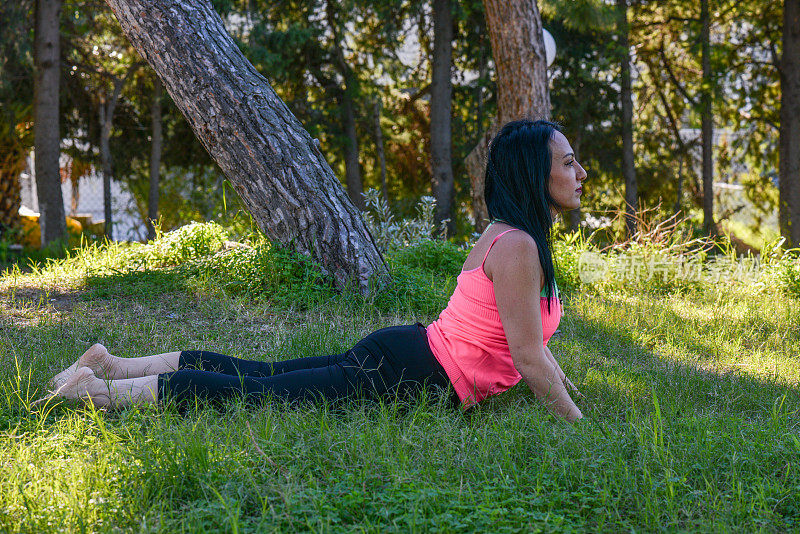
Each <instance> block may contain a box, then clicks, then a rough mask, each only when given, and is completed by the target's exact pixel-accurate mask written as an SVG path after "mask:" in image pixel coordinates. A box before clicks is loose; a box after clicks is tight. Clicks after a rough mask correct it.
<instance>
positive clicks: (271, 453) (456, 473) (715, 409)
mask: <svg viewBox="0 0 800 534" xmlns="http://www.w3.org/2000/svg"><path fill="white" fill-rule="evenodd" d="M181 235H182V236H183V237H181V238H180V239H177V240H174V241H171V243H172V244H171V245H170V247H167V246H165V245H164V244H161V245H158V244H151V245H150V248H149V249H148V250H149V251H150V252H148V253H147V254H150V256H147V255H146V254H144V253H140V252H136V253H134V252H132V251H123V250H124V249H122V248H119V249H111V248H109V249H108V250H106V251H105V252H102V253H101V252H98V251H92V252H90V251H84V252H82V253H80V254H78V256H76V258H77V257H80V258H81V259H80V260H76V259H75V258H72V259H67V260H63V261H62V263H60V264H59V265H58V266H56V265H55V264H50V265H49V266H47V267H43V268H41V269H39V270H35V271H34V272H32V273H30V274H22V273H20V272H12V273H7V274H6V275H4V276H3V277H0V359H2V366H0V467H2V469H0V530H3V531H19V530H22V531H29V532H34V531H35V532H49V531H56V530H67V531H106V530H115V529H119V530H136V531H156V532H173V531H210V532H215V531H239V532H249V531H298V530H302V531H307V530H313V531H331V530H337V531H338V530H352V529H354V528H361V529H363V530H364V531H369V532H385V531H403V532H405V531H430V530H434V529H439V530H442V531H489V530H491V531H497V532H515V531H519V530H525V531H530V530H536V529H537V528H538V529H541V530H544V531H562V530H584V531H597V532H619V531H630V530H637V531H655V530H663V529H666V530H678V531H729V530H738V531H788V530H793V529H797V528H798V527H800V473H799V472H798V470H797V458H798V457H799V456H800V440H798V438H797V435H798V423H797V421H798V413H800V390H799V389H798V380H800V363H798V360H799V358H798V353H799V352H800V339H798V335H797V332H798V327H800V304H799V303H798V300H797V295H795V294H794V293H792V292H791V291H790V289H789V287H790V286H786V285H784V286H781V285H765V286H764V287H761V288H756V289H752V288H747V287H746V286H744V287H743V286H739V285H736V284H726V283H721V284H715V283H710V282H709V281H700V282H699V285H698V286H697V287H694V288H688V289H687V288H685V287H678V286H676V287H675V288H672V289H670V288H669V287H667V288H666V289H665V287H664V286H658V287H649V286H645V287H642V286H641V285H631V284H627V283H618V282H613V283H612V282H608V283H606V284H604V285H597V284H596V285H582V284H580V281H579V280H578V279H577V278H575V277H571V278H570V277H569V276H571V275H568V277H567V278H566V280H567V281H570V283H571V284H573V285H571V286H567V285H566V284H565V287H564V289H565V298H566V301H565V315H564V317H563V319H562V322H561V325H560V329H561V334H560V335H557V336H555V337H553V338H552V340H551V341H550V343H549V346H550V348H551V349H552V351H553V354H554V356H555V357H556V358H557V359H558V360H559V362H560V363H561V365H562V367H563V368H564V371H565V372H566V373H567V375H569V376H570V377H571V378H572V380H573V382H575V383H576V385H577V386H578V388H579V389H580V390H581V392H582V393H583V394H584V395H585V397H583V398H580V399H578V400H577V403H578V405H579V406H580V408H581V410H582V411H583V412H584V413H585V414H586V415H587V417H588V420H586V421H583V422H581V423H579V424H578V425H577V426H574V427H573V426H570V425H567V424H564V423H563V422H558V421H555V420H554V419H553V418H552V417H551V416H549V415H548V414H547V412H546V411H545V410H544V408H543V407H542V406H541V405H540V404H539V403H538V402H537V401H536V400H535V398H533V396H532V394H531V393H530V391H529V390H527V387H526V386H525V385H524V384H520V385H517V386H516V387H514V388H513V389H512V390H511V391H509V392H508V393H506V394H504V395H501V396H498V397H494V398H491V399H488V400H487V401H486V402H485V403H483V404H482V405H481V406H479V407H477V408H476V409H475V410H473V411H471V412H469V413H466V414H462V413H460V412H458V411H455V410H452V409H450V408H448V407H447V405H446V402H445V401H446V399H444V398H443V397H442V396H439V395H436V394H433V393H431V392H424V393H423V394H421V396H420V398H419V399H416V402H408V403H403V402H386V403H369V402H361V401H357V402H353V403H350V404H348V405H347V406H345V407H334V406H326V405H324V404H316V405H311V404H309V405H305V406H301V407H289V406H284V405H282V404H280V403H269V404H265V405H263V406H261V407H259V408H257V409H253V408H252V407H247V406H246V405H244V404H243V403H242V402H239V401H235V402H231V403H230V406H228V407H227V408H226V409H225V410H223V411H220V410H218V409H214V408H212V407H210V406H208V405H205V404H203V403H199V402H198V404H197V405H196V407H194V408H191V409H189V410H188V411H187V412H185V413H179V412H178V411H176V410H175V409H174V407H172V406H162V407H151V408H148V409H143V408H131V409H126V410H121V411H118V412H104V411H95V410H93V409H92V408H91V407H75V406H65V405H61V406H55V407H51V408H48V409H46V410H43V411H36V410H33V411H32V410H30V409H29V405H30V402H31V401H32V400H33V399H35V398H38V397H39V396H40V395H42V394H43V393H44V390H45V385H44V384H45V383H46V381H47V379H49V378H50V377H51V376H52V375H53V374H54V373H55V372H57V371H59V370H61V369H62V368H64V367H65V366H67V365H69V364H70V363H72V361H74V359H75V358H76V357H77V356H78V355H80V354H81V353H82V352H83V351H84V350H85V349H86V348H87V347H88V346H90V345H91V344H92V343H94V342H102V343H104V344H105V345H106V346H108V347H109V348H110V349H111V351H112V353H114V354H117V355H120V356H127V357H133V356H143V355H147V354H156V353H159V352H167V351H171V350H185V349H199V348H204V349H208V350H215V351H218V352H223V353H227V354H231V355H234V356H239V357H244V358H256V359H263V360H268V361H269V360H281V359H287V358H295V357H303V356H314V355H319V354H323V353H327V354H333V353H337V352H342V351H344V350H347V349H348V348H349V347H351V346H352V344H353V343H354V342H356V341H357V340H358V339H360V338H361V337H363V336H364V335H366V334H367V333H369V332H371V331H373V330H375V329H377V328H380V327H382V326H388V325H392V324H411V323H414V322H416V321H422V322H427V321H430V320H432V319H434V318H435V317H436V315H437V313H438V310H439V309H441V307H443V306H444V305H445V304H446V302H447V298H448V296H449V292H450V291H452V277H454V276H455V274H457V269H458V268H459V259H458V258H459V257H462V256H459V254H461V252H459V251H457V250H456V249H453V248H448V247H446V246H439V245H436V244H433V245H431V244H426V245H424V247H426V248H423V249H420V251H419V253H415V251H414V249H409V250H405V251H399V252H397V253H396V254H395V255H394V256H393V257H392V265H393V269H395V271H396V272H397V273H399V275H398V279H399V280H400V281H399V282H398V284H397V285H396V286H394V287H393V288H391V289H389V290H388V291H387V292H386V293H384V294H382V295H380V296H378V297H375V298H374V299H372V300H365V299H363V298H360V297H358V296H357V295H352V294H349V293H344V294H335V293H331V292H329V290H328V288H326V287H325V286H323V285H318V279H317V278H315V276H314V275H311V274H309V272H310V271H308V269H309V268H311V267H312V266H311V265H310V264H308V265H305V264H304V266H302V268H297V265H295V264H294V263H293V262H294V259H293V256H291V255H289V254H285V255H282V254H283V253H281V254H274V255H273V254H272V253H271V252H270V251H269V249H267V248H263V249H256V246H255V245H253V244H252V242H251V244H250V246H251V247H253V248H251V249H248V250H251V252H248V253H247V254H246V255H245V254H242V255H239V256H230V257H229V259H231V258H234V257H236V258H239V259H238V260H237V261H239V262H244V261H245V260H246V258H250V259H251V260H252V261H253V262H255V263H253V264H251V265H249V266H248V267H247V269H249V270H247V271H246V272H248V273H250V274H249V275H248V276H259V273H261V272H262V271H263V270H266V269H272V268H273V267H274V266H276V265H277V266H278V267H280V268H281V269H283V270H282V271H281V272H283V273H284V274H283V275H284V276H289V277H293V278H292V280H293V282H292V283H293V284H295V285H294V287H295V288H297V292H296V298H295V300H292V298H290V296H289V295H288V294H283V295H277V297H275V295H271V294H270V291H271V289H270V288H271V287H272V286H270V285H269V284H267V285H258V284H255V283H254V284H253V285H251V286H247V287H248V288H249V289H246V290H241V291H240V290H236V291H234V290H232V289H231V288H230V287H228V288H226V287H225V286H224V284H221V283H220V282H219V280H218V279H215V278H214V277H213V276H212V274H211V273H210V271H208V270H204V269H203V267H202V265H204V264H209V265H210V264H211V263H209V262H210V260H208V258H211V257H214V255H215V254H226V255H227V254H233V252H232V251H236V250H239V249H237V248H235V247H232V246H231V245H230V244H229V245H224V240H222V239H218V237H219V236H220V235H221V234H220V233H214V231H206V230H202V231H201V230H200V229H198V228H195V229H194V230H192V231H191V232H189V231H184V233H183V234H181ZM198 236H199V237H198ZM215 236H216V237H215ZM195 239H199V240H201V241H202V242H203V243H205V244H206V245H208V246H206V245H203V244H202V243H198V242H196V241H195V242H194V245H193V247H189V246H188V245H187V246H184V245H185V243H184V244H181V243H182V240H186V241H187V242H192V240H195ZM215 240H216V241H215ZM214 243H217V244H216V245H215V244H214ZM569 246H574V247H578V248H575V249H574V250H568V248H564V247H562V248H561V249H559V250H560V254H562V255H563V258H564V261H563V262H562V267H563V268H568V267H569V265H570V264H569V261H573V262H574V261H577V260H576V258H577V257H578V255H579V252H580V247H581V246H586V245H585V244H583V245H581V244H580V243H579V242H578V241H574V242H573V244H572V245H569ZM159 247H160V248H159ZM226 247H228V248H226ZM158 250H160V251H161V252H153V251H158ZM178 250H183V251H184V252H181V253H180V254H179V255H177V256H175V257H180V258H182V259H181V260H180V262H182V263H183V264H184V265H193V266H194V267H192V268H191V269H189V268H186V269H176V270H170V269H171V267H170V265H171V262H173V261H175V260H174V258H173V259H169V258H168V256H169V254H172V253H173V252H175V251H178ZM253 250H255V251H256V252H257V253H255V252H252V251H253ZM165 251H167V252H168V251H173V252H169V254H168V253H167V252H165ZM197 251H200V252H197ZM115 254H117V256H114V255H115ZM136 254H139V255H140V256H139V257H140V258H141V257H145V256H147V257H148V258H149V259H148V260H147V261H148V262H152V264H150V265H148V266H146V267H144V266H138V267H137V266H135V264H131V266H130V268H126V267H124V265H123V263H122V259H121V258H123V257H128V258H130V257H132V256H131V255H136ZM153 254H155V256H154V255H153ZM158 254H162V256H158ZM176 254H178V253H176ZM226 261H227V260H226ZM248 261H249V260H248ZM258 262H263V263H258ZM234 263H235V262H234ZM155 265H158V267H155ZM214 265H217V266H220V265H225V262H221V263H214ZM232 265H233V264H232ZM235 265H239V266H240V267H241V266H242V265H243V264H240V263H235ZM235 265H234V266H233V267H231V268H239V267H236V266H235ZM258 265H260V267H259V266H258ZM112 266H113V268H111V267H112ZM281 266H283V267H281ZM101 268H102V270H101ZM140 268H141V270H139V269H140ZM242 269H244V267H242ZM90 271H92V272H94V274H89V275H87V273H89V272H90ZM453 271H456V272H453ZM221 272H222V274H224V273H225V272H227V271H225V268H222V271H221ZM243 272H244V271H243ZM773 274H774V273H773ZM775 276H778V274H775ZM215 280H216V281H215ZM268 280H276V279H275V278H270V279H268ZM262 282H263V280H262V281H259V284H262ZM269 283H272V282H269ZM417 286H419V287H417ZM568 287H569V289H568ZM46 288H50V293H49V294H50V295H54V297H50V298H45V297H44V292H43V290H44V289H46ZM53 288H58V290H57V291H56V290H55V289H53ZM420 288H421V289H420ZM67 289H69V291H67ZM265 293H266V294H265ZM273 297H275V298H273ZM51 298H55V300H54V301H51Z"/></svg>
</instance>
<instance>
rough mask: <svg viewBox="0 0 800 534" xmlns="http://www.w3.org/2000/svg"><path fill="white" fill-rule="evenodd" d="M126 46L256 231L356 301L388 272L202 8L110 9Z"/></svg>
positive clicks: (313, 152) (172, 3)
mask: <svg viewBox="0 0 800 534" xmlns="http://www.w3.org/2000/svg"><path fill="white" fill-rule="evenodd" d="M108 3H109V5H110V6H111V9H112V10H113V11H114V13H115V14H116V16H117V18H118V19H119V21H120V24H121V25H122V29H123V31H124V32H125V33H126V35H127V36H128V38H129V39H130V40H131V43H132V44H133V46H135V47H136V49H137V50H138V51H139V52H140V54H141V55H142V56H143V57H144V58H145V59H146V60H147V61H148V63H150V65H151V66H152V67H153V69H154V70H155V71H156V73H157V74H158V76H159V77H160V78H161V80H162V82H163V83H164V87H166V89H167V92H168V93H169V95H170V96H171V97H172V100H173V101H174V102H175V104H176V105H177V106H178V109H180V110H181V113H183V115H184V116H185V117H186V120H187V121H188V122H189V124H190V125H191V126H192V129H193V130H194V132H195V134H196V135H197V137H198V138H199V140H200V141H201V142H202V143H203V145H204V146H205V147H206V150H208V152H209V154H211V156H212V157H213V158H214V159H215V160H216V162H217V163H218V164H219V166H220V167H221V168H222V170H223V172H224V173H225V175H226V176H227V177H228V179H229V180H230V181H231V183H232V184H233V187H234V188H235V189H236V191H237V192H238V193H239V196H240V197H241V199H242V201H243V202H244V203H245V204H246V205H247V207H248V208H249V210H250V213H251V214H252V215H253V218H254V219H255V221H256V223H257V224H258V226H259V228H260V229H261V230H262V231H263V232H264V233H265V234H266V235H267V237H269V238H270V239H271V240H273V241H276V242H281V243H285V244H287V245H289V246H291V247H293V248H294V249H295V250H297V251H298V252H300V253H303V254H306V255H309V256H312V257H313V258H314V259H316V260H317V261H319V262H320V263H321V264H322V267H323V268H324V269H325V270H326V272H327V273H329V274H330V275H331V276H332V277H333V279H334V281H335V284H336V286H337V287H339V288H344V287H346V286H347V285H348V284H350V283H353V282H354V283H355V284H357V286H358V288H360V289H361V291H362V292H366V291H367V290H368V288H369V281H370V279H371V278H372V277H373V276H375V277H376V278H377V279H378V280H376V281H378V282H379V281H381V280H385V279H386V278H387V277H388V271H387V268H386V265H385V263H384V262H383V259H382V258H381V256H380V253H379V252H378V250H377V248H376V247H375V243H374V241H373V240H372V236H371V235H370V234H369V231H368V230H367V228H366V225H365V224H364V221H363V219H362V218H361V215H360V213H359V212H358V210H356V209H355V207H354V206H353V204H352V203H351V202H350V200H349V199H348V197H347V194H346V193H345V191H344V189H343V188H342V187H341V185H340V184H339V181H338V180H337V179H336V177H335V176H334V175H333V171H332V170H331V168H330V166H328V164H327V162H326V161H325V158H324V157H323V156H322V154H321V153H320V151H319V149H318V148H317V146H316V144H315V143H314V140H313V139H312V138H311V136H310V135H308V132H306V131H305V130H304V129H303V127H302V125H301V124H300V122H299V121H298V120H297V119H296V118H295V116H294V115H293V114H292V112H291V111H289V108H287V107H286V105H285V104H284V103H283V102H282V101H281V100H280V98H278V96H277V95H276V94H275V92H274V91H273V90H272V88H271V87H270V85H269V83H267V81H266V80H265V79H264V77H263V76H261V75H260V74H259V73H258V71H256V69H255V68H254V67H253V65H252V64H250V62H248V61H247V60H246V59H245V57H244V55H243V54H242V53H241V51H240V50H239V48H238V47H237V46H236V44H235V43H234V42H233V40H232V39H231V37H230V36H229V35H228V34H227V32H226V31H225V27H224V25H223V23H222V20H221V19H220V18H219V16H218V15H217V13H215V12H214V10H213V9H212V7H211V4H210V3H209V2H187V1H183V2H179V1H177V0H150V1H144V0H108Z"/></svg>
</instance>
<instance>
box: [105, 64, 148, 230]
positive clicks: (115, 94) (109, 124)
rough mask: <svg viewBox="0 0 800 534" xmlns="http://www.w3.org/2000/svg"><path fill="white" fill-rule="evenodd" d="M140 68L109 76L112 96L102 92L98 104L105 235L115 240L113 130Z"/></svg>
mask: <svg viewBox="0 0 800 534" xmlns="http://www.w3.org/2000/svg"><path fill="white" fill-rule="evenodd" d="M139 66H140V64H139V63H133V64H132V65H131V66H130V67H128V71H127V72H126V73H125V75H124V76H122V77H121V78H120V77H117V76H116V75H114V74H111V75H109V78H110V80H111V94H110V95H109V94H108V92H106V91H102V92H101V93H100V95H99V100H100V101H99V102H98V119H99V121H100V161H101V165H102V169H103V209H104V212H105V219H106V222H105V235H106V237H107V238H108V239H114V219H113V211H112V210H111V181H112V180H113V179H114V162H113V160H112V157H111V130H112V128H113V127H114V112H115V111H116V109H117V102H119V95H120V93H122V88H123V87H124V86H125V83H126V82H127V81H128V80H129V79H130V77H131V76H133V73H134V72H136V69H138V68H139Z"/></svg>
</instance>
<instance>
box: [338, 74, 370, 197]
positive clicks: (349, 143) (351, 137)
mask: <svg viewBox="0 0 800 534" xmlns="http://www.w3.org/2000/svg"><path fill="white" fill-rule="evenodd" d="M349 87H350V84H348V86H347V87H345V88H344V90H343V91H342V93H341V95H342V98H341V102H340V103H341V106H342V124H343V126H344V137H345V145H344V174H345V180H346V182H347V194H348V195H350V200H352V201H353V204H355V205H356V206H357V207H358V209H360V210H364V209H366V204H365V203H364V197H363V196H362V195H361V194H362V193H363V192H364V186H363V185H362V183H361V167H360V165H361V164H360V163H359V161H358V132H356V112H355V103H354V102H353V97H352V96H351V95H350V88H349Z"/></svg>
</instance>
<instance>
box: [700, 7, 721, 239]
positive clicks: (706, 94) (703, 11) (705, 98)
mask: <svg viewBox="0 0 800 534" xmlns="http://www.w3.org/2000/svg"><path fill="white" fill-rule="evenodd" d="M700 20H701V23H702V25H703V28H702V33H701V35H700V40H701V48H702V52H701V53H702V57H703V84H702V88H701V93H700V106H701V111H700V113H701V125H700V127H701V130H702V136H703V230H704V231H705V233H706V234H708V235H709V236H715V235H716V234H717V230H716V224H715V223H714V160H713V158H714V117H713V115H712V109H711V104H712V102H711V84H712V83H713V80H712V72H711V39H710V34H711V16H710V14H709V12H708V0H701V2H700Z"/></svg>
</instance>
